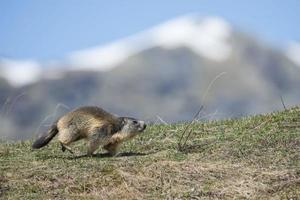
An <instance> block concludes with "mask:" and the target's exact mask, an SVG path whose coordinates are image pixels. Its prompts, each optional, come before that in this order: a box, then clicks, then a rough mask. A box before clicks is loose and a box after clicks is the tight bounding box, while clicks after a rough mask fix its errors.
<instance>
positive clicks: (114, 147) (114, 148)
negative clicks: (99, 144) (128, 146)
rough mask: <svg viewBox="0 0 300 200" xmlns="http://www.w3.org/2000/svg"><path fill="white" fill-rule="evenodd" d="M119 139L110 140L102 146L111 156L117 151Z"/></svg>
mask: <svg viewBox="0 0 300 200" xmlns="http://www.w3.org/2000/svg"><path fill="white" fill-rule="evenodd" d="M119 145H120V142H119V141H112V142H109V143H108V144H107V145H105V146H104V147H103V148H104V149H105V150H107V151H108V153H109V154H110V155H111V156H115V155H116V154H117V153H118V147H119Z"/></svg>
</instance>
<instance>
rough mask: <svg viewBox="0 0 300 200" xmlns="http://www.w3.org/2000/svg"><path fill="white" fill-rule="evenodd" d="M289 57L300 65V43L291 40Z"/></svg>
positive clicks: (288, 51) (288, 50) (287, 53)
mask: <svg viewBox="0 0 300 200" xmlns="http://www.w3.org/2000/svg"><path fill="white" fill-rule="evenodd" d="M286 55H287V57H288V58H289V59H290V60H291V61H293V62H294V63H295V64H296V65H298V66H299V67H300V43H297V42H291V43H290V44H289V46H288V49H287V52H286Z"/></svg>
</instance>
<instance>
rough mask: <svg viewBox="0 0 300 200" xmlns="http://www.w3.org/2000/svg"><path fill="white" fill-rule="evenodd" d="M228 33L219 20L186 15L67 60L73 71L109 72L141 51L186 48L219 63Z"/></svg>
mask: <svg viewBox="0 0 300 200" xmlns="http://www.w3.org/2000/svg"><path fill="white" fill-rule="evenodd" d="M230 33H231V28H230V26H229V24H228V23H227V22H226V21H225V20H224V19H222V18H220V17H206V18H199V17H198V16H196V15H188V16H183V17H179V18H175V19H173V20H170V21H167V22H165V23H163V24H161V25H158V26H156V27H153V28H151V29H149V30H146V31H143V32H141V33H138V34H136V35H133V36H130V37H127V38H124V39H121V40H118V41H115V42H112V43H109V44H107V45H103V46H99V47H93V48H90V49H85V50H80V51H77V52H73V53H71V54H70V55H69V60H70V63H71V66H73V67H74V69H87V68H89V69H96V70H109V69H111V68H113V67H114V66H116V65H117V64H119V63H121V62H122V61H123V60H125V59H126V58H128V57H130V56H131V55H134V54H136V53H138V52H140V51H142V50H144V49H148V48H151V47H154V46H161V47H165V48H176V47H180V46H186V47H189V48H191V49H193V50H194V51H195V52H196V53H198V54H200V55H202V56H204V57H206V58H209V59H212V60H215V61H218V62H221V61H224V60H226V59H227V58H228V57H229V56H230V53H231V46H230V44H229V41H228V38H229V37H230Z"/></svg>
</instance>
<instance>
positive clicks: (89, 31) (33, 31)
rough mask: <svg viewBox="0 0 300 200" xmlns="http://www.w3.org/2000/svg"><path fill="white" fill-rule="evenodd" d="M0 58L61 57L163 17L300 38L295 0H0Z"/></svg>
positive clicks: (282, 41) (277, 39) (272, 38)
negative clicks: (212, 20)
mask: <svg viewBox="0 0 300 200" xmlns="http://www.w3.org/2000/svg"><path fill="white" fill-rule="evenodd" d="M0 13H1V15H0V16H1V17H0V57H7V58H11V59H37V60H41V61H47V60H55V59H60V58H63V57H64V56H65V55H67V54H68V53H70V52H72V51H75V50H80V49H84V48H89V47H93V46H96V45H101V44H105V43H108V42H111V41H114V40H116V39H120V38H123V37H126V36H129V35H131V34H134V33H137V32H139V31H142V30H145V29H148V28H150V27H152V26H155V25H157V24H159V23H161V22H163V21H166V20H169V19H172V18H175V17H178V16H181V15H186V14H189V13H197V14H199V15H200V16H211V15H213V16H220V17H223V18H225V19H226V20H227V21H229V22H230V23H231V24H233V26H235V27H237V28H239V29H241V30H244V31H246V32H250V33H253V34H256V35H258V37H260V38H263V39H264V40H266V41H267V42H269V43H272V44H273V45H275V46H279V47H284V46H285V45H286V44H287V43H288V42H289V41H297V42H299V41H300V26H299V25H300V23H299V22H300V1H299V0H285V1H274V0H273V1H272V0H251V1H247V2H246V1H238V0H222V1H220V0H184V1H179V0H164V1H161V0H151V1H141V0H127V1H121V0H119V1H116V0H110V1H101V0H43V1H41V0H26V1H20V0H0Z"/></svg>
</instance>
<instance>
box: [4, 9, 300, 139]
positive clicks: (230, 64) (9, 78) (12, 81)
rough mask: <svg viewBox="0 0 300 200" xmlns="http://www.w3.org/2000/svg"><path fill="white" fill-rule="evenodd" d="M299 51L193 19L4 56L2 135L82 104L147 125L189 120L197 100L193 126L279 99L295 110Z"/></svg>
mask: <svg viewBox="0 0 300 200" xmlns="http://www.w3.org/2000/svg"><path fill="white" fill-rule="evenodd" d="M0 24H1V23H0ZM291 41H292V40H291ZM79 42H80V41H79ZM299 46H300V45H299V43H298V42H297V41H292V42H290V43H289V44H287V48H286V47H283V46H281V45H277V44H275V43H272V42H270V40H268V39H264V38H262V37H261V36H258V35H256V34H253V33H250V32H249V31H248V30H243V29H240V28H238V27H237V26H236V25H233V24H232V23H230V22H229V21H227V20H225V19H224V17H220V16H217V15H212V16H203V15H199V14H196V13H194V14H185V15H181V16H177V17H174V18H171V19H168V20H164V21H163V22H160V23H158V24H156V25H154V26H150V28H146V29H144V30H139V31H137V32H136V33H134V34H132V35H130V34H129V35H128V36H126V37H121V38H119V39H116V40H113V41H110V42H109V41H107V42H105V43H102V44H100V45H95V46H91V47H85V48H83V49H77V50H71V51H69V52H68V53H65V54H64V55H63V56H61V57H56V58H55V57H54V58H51V59H38V58H37V59H36V58H34V57H30V56H29V57H27V58H22V57H14V56H11V57H9V56H2V57H1V58H0V137H1V139H3V140H10V139H12V140H23V139H28V138H32V137H33V136H36V135H37V134H40V133H41V132H43V131H44V130H45V129H47V127H48V126H49V125H50V124H51V123H52V122H53V121H54V120H55V119H56V118H57V117H59V116H60V115H62V114H63V113H65V112H67V111H70V110H71V109H74V108H76V107H78V106H82V105H96V106H101V107H103V108H104V109H106V110H108V111H110V112H113V113H116V114H118V115H129V116H134V117H137V118H142V119H145V120H147V121H149V122H154V123H155V122H161V120H163V121H164V122H166V123H173V122H179V121H186V120H191V118H192V116H193V115H194V114H195V111H196V110H198V109H199V107H200V106H201V105H202V104H204V111H203V113H202V115H201V117H200V118H199V120H204V119H205V120H219V119H225V118H235V117H243V116H247V115H253V114H258V113H266V112H271V111H275V110H279V109H283V105H282V102H281V97H282V98H283V100H284V103H285V104H286V106H288V107H290V106H295V105H299V104H300V92H299V85H300V67H299V66H300V47H299ZM222 72H226V74H225V75H224V76H222V77H221V78H220V79H218V80H217V81H216V82H215V84H214V85H213V86H212V88H211V90H210V91H209V93H208V95H207V99H206V102H202V100H203V94H204V93H205V91H206V89H207V87H208V85H209V83H210V82H211V81H212V80H213V79H214V78H215V77H216V76H217V75H218V74H220V73H222Z"/></svg>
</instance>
